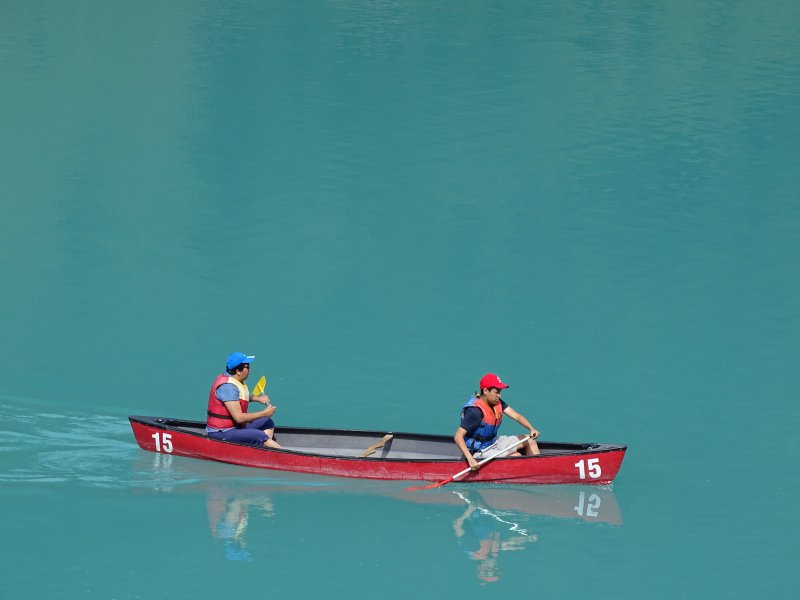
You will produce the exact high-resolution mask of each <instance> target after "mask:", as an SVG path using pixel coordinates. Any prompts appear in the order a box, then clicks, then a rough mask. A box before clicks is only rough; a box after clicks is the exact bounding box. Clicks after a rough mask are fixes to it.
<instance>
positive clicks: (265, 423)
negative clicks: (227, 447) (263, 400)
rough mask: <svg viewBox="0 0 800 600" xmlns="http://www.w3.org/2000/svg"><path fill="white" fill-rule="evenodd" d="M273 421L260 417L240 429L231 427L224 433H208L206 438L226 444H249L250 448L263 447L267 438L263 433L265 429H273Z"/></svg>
mask: <svg viewBox="0 0 800 600" xmlns="http://www.w3.org/2000/svg"><path fill="white" fill-rule="evenodd" d="M274 428H275V421H273V420H272V419H271V418H269V417H261V418H260V419H256V420H255V421H250V422H249V423H245V424H244V425H242V426H241V427H233V428H231V429H226V430H225V431H209V432H208V437H210V438H211V439H212V440H224V441H226V442H237V443H239V444H250V445H251V446H263V445H264V442H266V441H267V440H268V439H269V436H268V435H267V434H266V433H264V430H265V429H274Z"/></svg>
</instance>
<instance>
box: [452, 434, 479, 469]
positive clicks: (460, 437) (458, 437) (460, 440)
mask: <svg viewBox="0 0 800 600" xmlns="http://www.w3.org/2000/svg"><path fill="white" fill-rule="evenodd" d="M465 435H467V430H466V429H464V428H463V427H459V428H458V429H456V434H455V435H454V436H453V441H455V443H456V446H458V449H459V450H461V453H462V454H463V455H464V457H465V458H466V459H467V462H468V463H469V468H470V469H472V470H473V471H474V470H475V469H477V468H478V461H477V460H475V457H474V456H472V453H471V452H470V451H469V448H467V443H466V442H465V441H464V436H465Z"/></svg>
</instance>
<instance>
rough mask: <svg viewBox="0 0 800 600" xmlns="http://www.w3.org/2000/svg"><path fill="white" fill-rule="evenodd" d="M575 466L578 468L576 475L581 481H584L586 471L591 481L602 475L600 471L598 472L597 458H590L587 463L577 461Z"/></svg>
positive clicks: (598, 463)
mask: <svg viewBox="0 0 800 600" xmlns="http://www.w3.org/2000/svg"><path fill="white" fill-rule="evenodd" d="M584 462H585V464H584ZM575 466H576V467H577V468H578V473H579V474H580V476H581V479H586V470H587V468H588V470H589V477H591V478H592V479H597V478H598V477H600V475H602V474H603V473H602V471H601V470H600V459H599V458H590V459H589V460H587V461H583V460H579V461H578V462H576V463H575Z"/></svg>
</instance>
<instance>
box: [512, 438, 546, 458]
mask: <svg viewBox="0 0 800 600" xmlns="http://www.w3.org/2000/svg"><path fill="white" fill-rule="evenodd" d="M524 437H525V436H524V435H521V436H519V439H523V438H524ZM517 450H519V451H521V452H522V453H523V454H526V455H528V456H537V455H539V454H541V451H540V450H539V444H537V443H536V440H534V439H533V438H531V439H529V440H528V441H527V442H525V443H524V444H520V445H519V448H517Z"/></svg>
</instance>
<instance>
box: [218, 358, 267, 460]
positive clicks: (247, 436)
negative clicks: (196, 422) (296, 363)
mask: <svg viewBox="0 0 800 600" xmlns="http://www.w3.org/2000/svg"><path fill="white" fill-rule="evenodd" d="M254 359H255V356H247V355H246V354H243V353H242V352H234V353H233V354H231V355H230V356H229V357H228V360H227V362H226V363H225V372H224V373H221V374H219V375H217V377H216V378H215V379H214V383H213V384H211V391H210V392H209V393H208V410H207V411H206V414H207V415H208V417H207V420H206V433H207V435H208V437H210V438H211V439H214V440H225V441H226V442H238V443H241V444H251V445H253V446H266V447H267V448H280V447H281V446H280V444H278V442H276V441H275V439H274V433H275V422H274V421H273V420H272V418H271V417H272V415H273V414H275V411H276V410H277V407H275V406H272V405H271V404H270V401H269V396H267V395H266V394H262V395H260V396H253V395H252V394H251V393H250V389H249V388H248V387H247V384H245V381H246V380H247V378H248V377H249V376H250V363H251V362H253V360H254ZM251 401H252V402H260V403H261V404H264V406H265V407H266V408H264V409H263V410H259V411H257V412H252V413H251V412H247V408H248V406H249V403H250V402H251Z"/></svg>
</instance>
